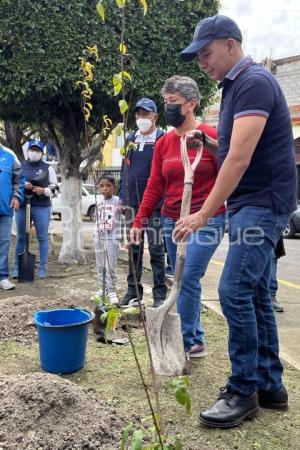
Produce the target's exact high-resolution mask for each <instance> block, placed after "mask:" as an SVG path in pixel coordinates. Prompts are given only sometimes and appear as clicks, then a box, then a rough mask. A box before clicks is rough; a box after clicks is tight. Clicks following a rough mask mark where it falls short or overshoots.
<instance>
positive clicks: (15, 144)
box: [4, 120, 24, 161]
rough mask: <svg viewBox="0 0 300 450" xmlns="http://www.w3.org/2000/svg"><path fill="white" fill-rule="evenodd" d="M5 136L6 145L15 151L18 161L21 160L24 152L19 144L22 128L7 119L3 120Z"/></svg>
mask: <svg viewBox="0 0 300 450" xmlns="http://www.w3.org/2000/svg"><path fill="white" fill-rule="evenodd" d="M4 129H5V136H6V141H7V145H8V147H9V148H10V149H11V150H13V151H14V152H15V154H16V155H17V157H18V158H19V159H20V161H23V159H24V154H23V149H22V144H21V138H22V130H21V128H20V127H19V125H16V124H15V123H13V122H10V121H8V120H5V121H4Z"/></svg>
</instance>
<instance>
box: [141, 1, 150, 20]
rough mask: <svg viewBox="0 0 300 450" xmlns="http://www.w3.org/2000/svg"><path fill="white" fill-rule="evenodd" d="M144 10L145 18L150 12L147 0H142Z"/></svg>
mask: <svg viewBox="0 0 300 450" xmlns="http://www.w3.org/2000/svg"><path fill="white" fill-rule="evenodd" d="M140 2H141V4H142V6H143V8H144V16H145V15H146V14H147V11H148V5H147V0H140Z"/></svg>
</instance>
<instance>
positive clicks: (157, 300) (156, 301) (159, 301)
mask: <svg viewBox="0 0 300 450" xmlns="http://www.w3.org/2000/svg"><path fill="white" fill-rule="evenodd" d="M164 303H165V300H164V299H163V298H155V299H154V300H153V308H158V307H159V306H162V305H163V304H164Z"/></svg>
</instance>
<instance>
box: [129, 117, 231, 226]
mask: <svg viewBox="0 0 300 450" xmlns="http://www.w3.org/2000/svg"><path fill="white" fill-rule="evenodd" d="M198 129H199V130H202V131H204V132H205V133H206V134H207V135H208V136H211V137H212V138H214V139H217V131H216V129H215V128H212V127H211V126H209V125H205V124H201V125H199V126H198ZM188 155H189V159H190V161H191V162H193V160H194V159H195V155H196V150H192V149H188ZM217 174H218V165H217V158H215V157H214V156H213V155H211V154H210V153H208V152H207V151H206V150H205V148H204V149H203V153H202V158H201V161H200V163H199V165H198V167H197V169H196V171H195V176H194V184H193V195H192V203H191V213H194V212H196V211H199V210H200V208H201V206H202V205H203V203H204V201H205V200H206V198H207V197H208V195H209V193H210V191H211V190H212V188H213V186H214V183H215V180H216V177H217ZM183 183H184V169H183V164H182V161H181V156H180V137H179V136H177V134H176V133H175V130H172V131H170V132H169V133H167V134H166V135H165V136H163V137H161V138H160V139H159V140H158V141H157V143H156V144H155V149H154V155H153V160H152V166H151V173H150V178H149V180H148V184H147V187H146V190H145V192H144V195H143V200H142V203H141V206H140V207H139V210H138V213H137V215H136V217H135V220H134V222H133V226H134V227H136V228H142V227H143V226H144V225H145V224H146V223H147V219H149V218H150V217H151V215H152V214H153V212H154V210H155V208H156V206H157V205H158V204H159V202H160V201H161V199H162V198H164V203H163V207H162V210H161V215H162V216H165V217H170V218H172V219H176V220H177V219H179V216H180V207H181V199H182V193H183ZM224 211H225V207H224V206H222V207H221V208H219V210H218V211H217V212H216V214H215V215H218V214H221V213H222V212H224Z"/></svg>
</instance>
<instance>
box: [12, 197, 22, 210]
mask: <svg viewBox="0 0 300 450" xmlns="http://www.w3.org/2000/svg"><path fill="white" fill-rule="evenodd" d="M10 207H11V208H12V209H13V210H14V211H17V209H19V207H20V202H19V200H18V199H17V198H16V197H13V198H12V199H11V202H10Z"/></svg>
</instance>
